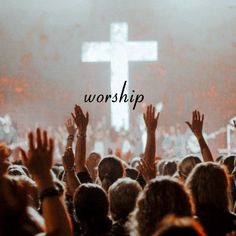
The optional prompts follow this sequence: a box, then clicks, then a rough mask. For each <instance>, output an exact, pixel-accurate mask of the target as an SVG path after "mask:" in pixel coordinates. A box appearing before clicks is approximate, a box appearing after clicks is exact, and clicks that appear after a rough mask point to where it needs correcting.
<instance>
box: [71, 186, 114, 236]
mask: <svg viewBox="0 0 236 236" xmlns="http://www.w3.org/2000/svg"><path fill="white" fill-rule="evenodd" d="M73 202H74V209H75V216H76V219H77V222H78V224H79V226H80V234H79V235H81V236H94V235H97V236H106V235H108V233H109V232H110V229H111V226H112V222H111V220H110V219H109V217H108V211H109V203H108V198H107V195H106V192H105V191H104V190H103V189H102V188H101V187H100V186H99V185H97V184H93V183H84V184H81V185H80V186H79V187H78V188H77V190H76V192H75V194H74V200H73Z"/></svg>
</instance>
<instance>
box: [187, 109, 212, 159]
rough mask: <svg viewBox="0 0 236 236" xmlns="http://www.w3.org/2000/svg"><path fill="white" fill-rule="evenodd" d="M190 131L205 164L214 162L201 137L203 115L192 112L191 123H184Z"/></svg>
mask: <svg viewBox="0 0 236 236" xmlns="http://www.w3.org/2000/svg"><path fill="white" fill-rule="evenodd" d="M185 123H186V124H187V125H188V127H189V128H190V130H191V131H192V132H193V134H194V136H195V137H196V138H197V141H198V144H199V146H200V149H201V153H202V158H203V160H204V161H205V162H207V161H214V160H213V157H212V154H211V151H210V149H209V147H208V145H207V142H206V140H205V138H204V136H203V123H204V114H202V115H201V113H200V112H199V111H197V110H195V111H193V113H192V122H191V123H190V122H188V121H186V122H185Z"/></svg>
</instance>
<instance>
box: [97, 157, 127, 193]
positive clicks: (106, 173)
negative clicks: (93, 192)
mask: <svg viewBox="0 0 236 236" xmlns="http://www.w3.org/2000/svg"><path fill="white" fill-rule="evenodd" d="M123 175H124V168H123V165H122V162H121V160H120V159H119V158H117V157H114V156H107V157H104V158H103V159H102V160H101V161H100V163H99V165H98V176H99V179H100V181H101V183H102V187H103V188H104V189H105V190H106V191H107V190H108V188H109V187H110V185H112V184H113V183H114V182H115V181H116V180H117V179H119V178H121V177H123Z"/></svg>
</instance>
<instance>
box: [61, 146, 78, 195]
mask: <svg viewBox="0 0 236 236" xmlns="http://www.w3.org/2000/svg"><path fill="white" fill-rule="evenodd" d="M62 162H63V166H64V170H65V175H66V184H67V186H68V188H69V192H70V194H71V196H73V195H74V192H75V190H76V188H77V187H78V186H79V185H80V181H79V179H78V177H77V175H76V173H75V165H74V162H75V161H74V153H73V150H72V148H71V147H68V148H67V149H66V151H65V153H64V155H63V157H62Z"/></svg>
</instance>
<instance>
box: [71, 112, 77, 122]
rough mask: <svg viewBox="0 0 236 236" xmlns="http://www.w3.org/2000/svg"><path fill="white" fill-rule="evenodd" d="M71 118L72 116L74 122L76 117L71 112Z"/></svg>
mask: <svg viewBox="0 0 236 236" xmlns="http://www.w3.org/2000/svg"><path fill="white" fill-rule="evenodd" d="M71 116H72V118H73V120H74V121H76V116H75V114H74V113H73V112H71Z"/></svg>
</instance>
